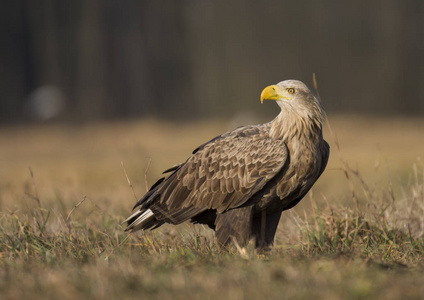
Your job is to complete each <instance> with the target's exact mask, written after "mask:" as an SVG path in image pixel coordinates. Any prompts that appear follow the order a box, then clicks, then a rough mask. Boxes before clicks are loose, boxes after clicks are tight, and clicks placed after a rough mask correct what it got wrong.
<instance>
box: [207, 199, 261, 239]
mask: <svg viewBox="0 0 424 300" xmlns="http://www.w3.org/2000/svg"><path fill="white" fill-rule="evenodd" d="M252 211H253V208H252V206H248V207H242V208H238V209H232V210H229V211H226V212H224V213H222V214H218V216H217V217H216V221H215V227H216V232H215V236H216V239H217V240H218V243H219V245H220V246H224V247H225V246H227V245H228V244H229V242H231V241H232V238H234V239H235V240H236V241H237V243H238V244H239V245H240V246H241V247H244V246H245V245H246V244H247V243H248V242H249V240H250V238H251V234H250V228H251V226H252V225H251V223H252Z"/></svg>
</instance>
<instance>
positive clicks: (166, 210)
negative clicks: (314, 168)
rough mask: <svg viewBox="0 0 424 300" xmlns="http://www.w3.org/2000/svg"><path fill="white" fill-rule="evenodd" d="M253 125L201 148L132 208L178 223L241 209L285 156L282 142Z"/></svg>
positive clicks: (169, 170) (272, 174) (282, 163)
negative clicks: (213, 213)
mask: <svg viewBox="0 0 424 300" xmlns="http://www.w3.org/2000/svg"><path fill="white" fill-rule="evenodd" d="M257 127H259V126H257ZM257 127H253V126H249V127H246V128H239V129H236V130H234V131H233V132H230V133H227V134H226V135H222V136H219V137H217V138H215V139H212V140H211V141H210V142H209V143H206V144H204V145H202V146H200V147H199V148H197V149H196V150H195V151H193V153H194V154H193V155H192V156H191V157H190V158H189V159H188V160H187V161H186V162H185V163H184V164H180V165H177V166H174V167H172V168H170V169H168V170H166V171H165V172H173V173H171V174H170V175H169V176H168V177H165V178H162V179H160V180H159V181H158V182H157V183H155V184H154V185H153V186H152V188H151V189H150V191H149V192H148V193H147V194H146V195H145V196H144V197H143V198H142V199H141V200H140V201H139V202H138V203H137V205H136V206H140V207H141V208H142V209H150V210H151V211H152V212H153V214H154V217H155V218H156V219H157V220H158V221H166V222H170V223H173V224H178V223H181V222H184V221H186V220H188V219H191V218H194V219H195V217H196V215H198V214H201V213H202V212H204V211H206V210H211V209H216V210H217V211H218V213H221V212H224V211H227V210H229V209H232V208H236V207H238V206H240V205H242V204H243V203H245V202H246V201H248V200H249V199H250V198H251V197H252V195H253V194H254V193H256V192H257V191H259V190H260V189H261V188H263V186H264V185H265V184H266V182H267V181H269V180H270V179H271V178H272V177H273V176H275V174H277V173H278V171H279V170H280V169H281V168H282V166H283V165H284V162H285V160H286V158H287V149H286V146H285V144H284V143H283V142H281V141H278V140H272V139H270V138H268V137H267V136H266V135H261V132H260V130H259V128H257Z"/></svg>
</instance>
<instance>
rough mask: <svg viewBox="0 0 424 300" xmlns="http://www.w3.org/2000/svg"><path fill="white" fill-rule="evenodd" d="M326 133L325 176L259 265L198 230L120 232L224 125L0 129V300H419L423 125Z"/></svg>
mask: <svg viewBox="0 0 424 300" xmlns="http://www.w3.org/2000/svg"><path fill="white" fill-rule="evenodd" d="M330 122H331V127H332V129H333V132H334V134H335V135H336V136H337V138H335V137H334V136H332V135H331V134H330V132H328V130H327V131H326V132H325V136H326V139H327V140H328V141H329V142H330V145H331V148H332V156H331V160H330V163H329V166H328V168H327V170H326V172H325V173H324V174H323V176H322V178H321V179H320V180H319V182H318V183H317V184H316V186H315V187H314V189H313V191H312V193H310V194H309V195H308V196H307V197H305V199H304V200H303V201H302V202H301V204H299V205H298V206H297V207H296V208H295V209H293V210H291V211H288V212H285V213H284V215H283V216H284V217H283V219H282V221H281V224H280V226H279V229H278V232H277V237H276V245H275V247H274V249H273V250H272V251H271V252H270V253H266V254H257V253H255V251H254V249H253V248H252V246H251V245H249V246H248V247H247V248H246V249H245V250H241V249H237V248H236V247H233V248H231V249H229V250H228V251H222V250H220V249H218V248H217V247H216V245H215V243H214V239H213V234H212V232H211V231H209V230H208V229H206V228H204V227H202V226H193V225H189V224H183V225H180V226H178V227H172V226H163V227H161V228H160V229H158V230H156V231H153V232H147V233H137V234H126V233H124V232H123V230H122V226H121V224H120V222H121V221H122V220H123V219H124V218H125V217H126V216H127V215H128V214H129V213H130V209H131V207H132V205H133V204H134V202H135V198H137V197H140V196H141V195H142V194H143V193H144V192H145V191H146V182H147V183H148V184H152V183H153V181H154V180H156V179H157V178H158V177H159V176H160V171H161V170H163V169H165V168H166V167H168V166H171V165H173V164H175V163H178V162H180V161H183V160H184V159H185V158H186V157H187V155H188V154H189V153H190V151H191V150H192V149H194V148H195V147H196V146H197V145H198V144H200V143H202V142H204V141H206V140H208V139H209V138H212V137H213V136H214V135H216V134H219V133H221V132H223V131H225V130H228V129H230V128H232V127H233V126H234V124H233V123H231V122H223V121H205V122H197V123H183V124H171V123H166V122H160V121H154V120H145V121H134V122H125V123H123V122H116V123H107V124H91V125H86V126H81V127H70V126H57V125H56V126H51V125H44V126H35V127H15V128H0V145H1V147H0V226H1V228H0V298H1V299H23V298H28V299H58V298H61V299H78V298H81V299H84V298H90V299H116V298H118V297H119V298H121V299H128V298H135V297H137V298H140V299H148V298H153V299H155V298H160V299H187V298H195V299H216V298H218V297H225V298H229V299H263V298H270V299H310V298H315V299H420V298H424V286H423V285H422V282H424V263H423V258H424V240H423V232H424V225H423V224H424V179H423V164H422V162H421V158H420V155H422V149H423V148H424V139H422V134H423V132H422V128H424V126H423V125H424V121H423V120H417V119H416V120H411V119H402V118H396V119H389V118H371V117H369V118H367V117H361V118H358V117H347V116H330ZM122 164H123V165H124V167H123V166H122ZM125 173H126V174H127V175H128V178H129V179H130V181H131V185H132V187H133V188H131V187H129V184H128V181H127V177H126V174H125Z"/></svg>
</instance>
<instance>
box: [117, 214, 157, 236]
mask: <svg viewBox="0 0 424 300" xmlns="http://www.w3.org/2000/svg"><path fill="white" fill-rule="evenodd" d="M134 218H136V219H135V220H134V221H133V222H131V223H130V224H128V227H127V228H126V229H125V230H126V231H127V230H130V231H137V230H139V229H143V227H144V224H146V223H148V222H150V221H151V220H152V219H154V218H155V215H154V214H153V212H152V211H151V210H150V209H148V210H145V211H144V212H141V211H139V210H137V211H136V212H135V213H133V214H132V215H131V216H130V217H129V218H128V219H126V220H125V221H124V222H128V221H129V220H131V219H134Z"/></svg>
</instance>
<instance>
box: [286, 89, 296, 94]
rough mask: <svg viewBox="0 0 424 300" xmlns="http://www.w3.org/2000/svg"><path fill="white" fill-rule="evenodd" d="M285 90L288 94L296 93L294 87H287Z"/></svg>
mask: <svg viewBox="0 0 424 300" xmlns="http://www.w3.org/2000/svg"><path fill="white" fill-rule="evenodd" d="M287 92H288V93H289V94H294V93H296V90H295V89H294V88H288V89H287Z"/></svg>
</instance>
